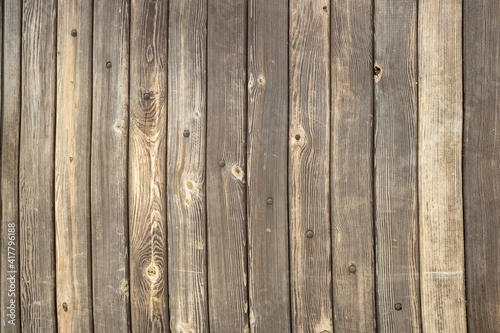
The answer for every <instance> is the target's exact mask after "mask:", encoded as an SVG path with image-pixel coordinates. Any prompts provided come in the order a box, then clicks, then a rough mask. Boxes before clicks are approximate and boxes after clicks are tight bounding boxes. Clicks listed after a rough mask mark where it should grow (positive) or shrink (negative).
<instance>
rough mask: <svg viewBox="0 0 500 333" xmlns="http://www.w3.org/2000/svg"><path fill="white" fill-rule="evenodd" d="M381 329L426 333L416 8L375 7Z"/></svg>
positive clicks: (381, 0)
mask: <svg viewBox="0 0 500 333" xmlns="http://www.w3.org/2000/svg"><path fill="white" fill-rule="evenodd" d="M374 13H375V17H374V22H375V25H374V29H375V36H374V42H375V64H374V75H375V76H374V80H375V115H374V119H375V141H374V145H375V147H374V149H375V150H374V168H375V169H374V170H375V171H374V177H375V228H376V231H375V234H376V251H375V252H376V254H377V257H376V266H377V275H376V281H377V285H376V290H377V297H376V299H377V306H376V307H377V310H378V311H377V327H378V329H379V330H380V331H381V332H420V331H421V320H420V287H419V283H420V281H419V269H420V268H419V248H418V247H419V243H418V206H417V87H418V86H417V80H418V77H417V74H418V73H417V2H415V1H413V0H408V1H407V0H404V1H400V0H378V1H375V11H374Z"/></svg>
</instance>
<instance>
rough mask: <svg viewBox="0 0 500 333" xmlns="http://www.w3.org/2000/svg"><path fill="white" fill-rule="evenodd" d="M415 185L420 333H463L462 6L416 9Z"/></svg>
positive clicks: (448, 1) (432, 4)
mask: <svg viewBox="0 0 500 333" xmlns="http://www.w3.org/2000/svg"><path fill="white" fill-rule="evenodd" d="M418 8H419V40H418V45H419V50H418V51H419V62H418V67H419V80H418V86H419V95H418V96H419V98H418V99H419V103H418V106H419V131H418V137H419V140H418V147H419V153H418V185H419V217H420V272H421V304H422V328H423V331H424V332H466V330H467V327H466V320H465V281H464V243H463V238H464V234H463V218H462V215H463V214H462V213H463V212H462V183H461V180H462V168H461V161H462V159H461V157H462V156H461V155H462V149H461V145H462V36H461V31H462V6H461V1H460V0H437V1H424V0H421V1H420V2H419V7H418Z"/></svg>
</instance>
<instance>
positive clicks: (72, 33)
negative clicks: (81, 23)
mask: <svg viewBox="0 0 500 333" xmlns="http://www.w3.org/2000/svg"><path fill="white" fill-rule="evenodd" d="M76 35H78V32H77V31H76V29H73V30H71V36H73V37H76Z"/></svg>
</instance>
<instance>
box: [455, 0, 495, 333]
mask: <svg viewBox="0 0 500 333" xmlns="http://www.w3.org/2000/svg"><path fill="white" fill-rule="evenodd" d="M499 17H500V3H499V2H498V1H496V0H465V1H464V17H463V18H464V30H463V31H464V33H465V34H464V36H463V37H464V81H463V82H464V88H465V90H464V101H465V118H464V121H465V123H464V177H463V180H464V211H465V215H464V218H465V235H466V237H467V238H466V241H465V244H466V264H467V269H466V273H467V278H466V282H467V288H466V289H467V308H468V311H467V319H468V320H467V322H468V326H469V327H468V328H469V332H471V333H479V332H491V333H498V332H500V280H499V278H498V277H499V276H500V256H499V255H498V254H499V251H500V243H499V239H500V230H499V228H498V225H499V222H500V174H499V173H498V170H499V169H498V168H499V165H500V150H499V147H500V117H499V109H500V84H499V83H500V68H499V66H498V62H499V58H500V35H499V34H498V31H499V30H500V20H499Z"/></svg>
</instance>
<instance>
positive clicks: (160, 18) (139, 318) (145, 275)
mask: <svg viewBox="0 0 500 333" xmlns="http://www.w3.org/2000/svg"><path fill="white" fill-rule="evenodd" d="M167 19H168V1H166V0H160V1H154V2H152V1H148V0H133V1H132V6H131V27H130V33H131V44H130V89H131V91H130V139H129V165H130V166H129V185H128V186H129V187H128V188H129V216H130V301H131V316H132V331H133V332H165V331H168V329H169V316H168V298H167V295H168V286H167V270H166V268H167V267H166V265H167V246H166V238H167V235H166V231H167V230H166V224H167V217H166V206H167V202H166V181H165V159H166V148H167V147H166V146H167V144H166V141H167V140H166V127H167V71H166V65H167V42H168V40H167V32H168V30H167V29H168V25H167V24H168V21H167Z"/></svg>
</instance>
